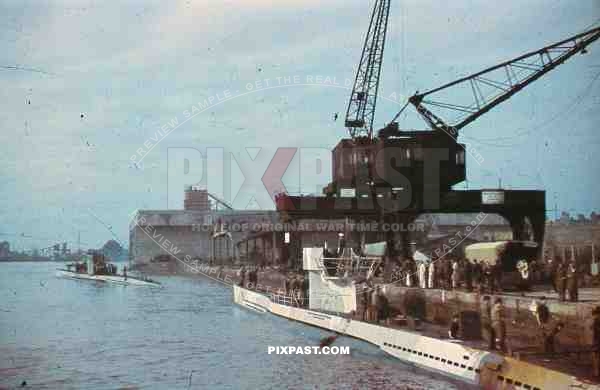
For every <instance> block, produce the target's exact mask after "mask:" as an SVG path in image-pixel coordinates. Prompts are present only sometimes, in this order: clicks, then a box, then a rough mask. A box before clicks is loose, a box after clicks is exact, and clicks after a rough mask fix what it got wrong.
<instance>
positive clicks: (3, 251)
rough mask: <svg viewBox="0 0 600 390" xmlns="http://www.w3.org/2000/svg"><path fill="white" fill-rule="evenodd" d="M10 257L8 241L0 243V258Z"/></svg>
mask: <svg viewBox="0 0 600 390" xmlns="http://www.w3.org/2000/svg"><path fill="white" fill-rule="evenodd" d="M9 255H10V244H9V243H8V241H2V242H0V257H8V256H9Z"/></svg>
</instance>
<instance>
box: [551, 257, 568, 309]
mask: <svg viewBox="0 0 600 390" xmlns="http://www.w3.org/2000/svg"><path fill="white" fill-rule="evenodd" d="M565 268H566V267H565V264H564V263H563V262H562V261H559V262H558V264H557V265H556V273H555V275H554V280H555V281H554V284H555V285H556V291H557V292H558V300H559V301H561V302H564V301H565V290H566V284H567V282H566V279H567V272H566V271H567V270H566V269H565Z"/></svg>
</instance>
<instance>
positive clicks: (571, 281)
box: [567, 259, 579, 302]
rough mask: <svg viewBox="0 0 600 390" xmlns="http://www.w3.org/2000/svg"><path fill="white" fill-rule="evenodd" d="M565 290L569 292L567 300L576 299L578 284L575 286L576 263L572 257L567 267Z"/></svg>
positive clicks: (574, 300)
mask: <svg viewBox="0 0 600 390" xmlns="http://www.w3.org/2000/svg"><path fill="white" fill-rule="evenodd" d="M567 291H568V292H569V301H571V302H577V301H578V298H579V297H578V295H579V294H578V286H577V264H576V263H575V260H574V259H573V260H572V261H571V262H570V263H569V267H568V268H567Z"/></svg>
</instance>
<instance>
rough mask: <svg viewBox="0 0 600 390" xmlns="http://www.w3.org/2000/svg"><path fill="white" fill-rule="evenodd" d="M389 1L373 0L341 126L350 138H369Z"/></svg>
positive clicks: (375, 102) (388, 12)
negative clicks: (345, 128) (367, 27)
mask: <svg viewBox="0 0 600 390" xmlns="http://www.w3.org/2000/svg"><path fill="white" fill-rule="evenodd" d="M390 1H391V0H376V1H375V6H374V7H373V11H372V13H371V21H370V22H369V29H368V30H367V35H366V37H365V42H364V45H363V49H362V54H361V57H360V62H359V64H358V71H357V73H356V78H355V80H354V87H353V88H352V94H351V95H350V101H349V103H348V109H347V111H346V120H345V126H346V127H347V128H348V132H349V133H350V137H351V138H352V139H357V138H367V139H368V140H371V139H372V138H373V118H374V116H375V106H376V104H377V91H378V89H379V76H380V74H381V66H382V63H383V50H384V48H385V37H386V33H387V24H388V17H389V14H390Z"/></svg>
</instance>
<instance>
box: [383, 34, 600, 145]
mask: <svg viewBox="0 0 600 390" xmlns="http://www.w3.org/2000/svg"><path fill="white" fill-rule="evenodd" d="M598 38H600V27H596V28H593V29H590V30H588V31H585V32H583V33H581V34H577V35H574V36H572V37H570V38H567V39H565V40H562V41H560V42H557V43H554V44H551V45H548V46H546V47H543V48H541V49H539V50H535V51H532V52H529V53H526V54H523V55H521V56H519V57H516V58H514V59H512V60H509V61H505V62H502V63H500V64H498V65H495V66H492V67H490V68H487V69H485V70H482V71H480V72H477V73H474V74H472V75H470V76H466V77H463V78H460V79H458V80H455V81H452V82H450V83H447V84H445V85H442V86H441V87H438V88H434V89H432V90H429V91H427V92H423V93H418V92H417V93H416V94H414V95H413V96H411V97H410V98H409V99H408V103H410V104H412V105H413V106H414V107H415V109H416V110H417V112H418V113H419V114H420V115H421V117H422V118H423V119H424V120H425V122H427V124H428V125H429V127H430V128H431V129H432V130H434V131H444V132H446V133H448V134H449V135H451V136H452V137H453V138H457V137H458V132H459V130H460V129H462V128H463V127H465V126H466V125H468V124H470V123H471V122H473V121H474V120H476V119H477V118H479V117H480V116H481V115H483V114H485V113H486V112H488V111H490V110H491V109H492V108H494V107H496V106H497V105H499V104H500V103H502V102H504V101H506V100H508V99H509V98H510V97H511V96H513V95H515V94H516V93H517V92H519V91H521V90H522V89H523V88H525V87H526V86H527V85H529V84H531V83H532V82H534V81H535V80H537V79H539V78H540V77H542V76H543V75H544V74H546V73H548V72H550V71H551V70H552V69H554V68H556V67H557V66H558V65H560V64H562V63H564V62H565V61H567V60H568V59H569V58H571V57H572V56H574V55H575V54H577V53H581V54H585V53H587V50H586V47H587V46H588V45H589V44H590V43H592V42H594V41H595V40H597V39H598ZM453 87H466V88H468V89H470V95H471V102H470V103H469V104H467V105H464V104H463V105H459V104H454V103H449V102H447V101H444V100H443V99H442V100H434V99H435V98H434V96H435V95H436V94H439V93H441V92H443V91H446V90H448V89H450V88H453ZM484 91H485V92H484ZM408 103H407V104H408ZM428 106H429V107H437V108H441V109H446V110H450V111H454V112H458V113H460V115H461V116H460V118H459V119H457V120H456V121H455V122H454V123H452V124H448V123H447V121H446V120H444V119H443V118H441V116H440V115H436V114H435V113H433V112H432V111H431V109H430V108H429V107H428ZM405 108H406V105H405V106H404V107H403V108H402V110H400V112H399V113H398V114H396V116H395V117H394V119H393V120H392V122H394V121H395V120H396V119H397V118H398V117H399V116H400V114H401V113H402V111H404V109H405Z"/></svg>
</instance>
